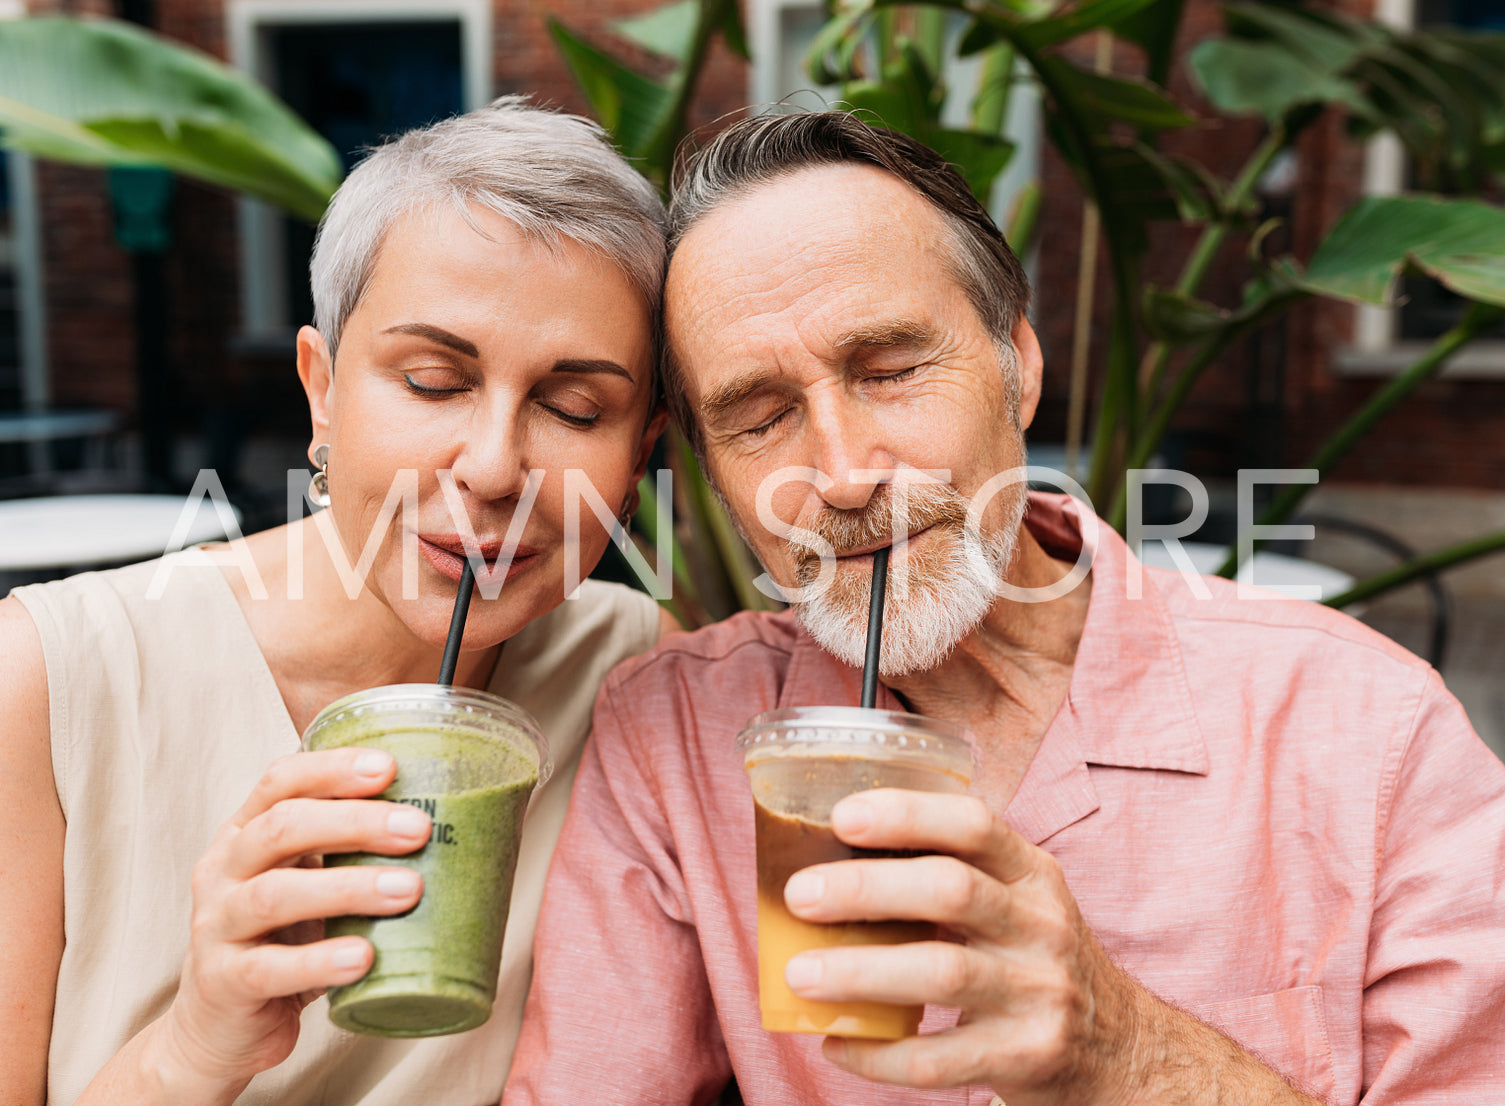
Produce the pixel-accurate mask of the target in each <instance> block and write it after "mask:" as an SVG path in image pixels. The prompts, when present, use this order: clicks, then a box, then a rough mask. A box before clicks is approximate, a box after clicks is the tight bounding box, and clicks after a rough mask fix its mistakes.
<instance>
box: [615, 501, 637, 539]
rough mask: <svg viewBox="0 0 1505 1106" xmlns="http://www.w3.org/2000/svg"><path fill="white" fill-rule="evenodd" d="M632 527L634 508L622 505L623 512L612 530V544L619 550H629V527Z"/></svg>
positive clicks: (618, 516)
mask: <svg viewBox="0 0 1505 1106" xmlns="http://www.w3.org/2000/svg"><path fill="white" fill-rule="evenodd" d="M631 525H632V508H631V507H629V506H628V505H627V504H625V503H624V504H622V511H621V513H620V514H618V515H617V524H616V525H615V526H613V527H612V528H611V543H612V544H613V545H615V546H616V547H617V548H618V549H626V548H627V541H628V537H627V532H628V527H630V526H631Z"/></svg>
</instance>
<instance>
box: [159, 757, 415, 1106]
mask: <svg viewBox="0 0 1505 1106" xmlns="http://www.w3.org/2000/svg"><path fill="white" fill-rule="evenodd" d="M396 771H397V766H396V762H395V761H394V760H393V759H392V757H391V755H390V754H388V753H384V752H379V751H377V750H374V749H359V748H349V749H333V750H327V751H323V752H314V753H295V754H293V755H292V756H288V757H284V758H283V759H282V760H279V761H277V763H275V764H273V765H272V767H271V768H270V769H268V771H267V773H266V775H265V776H263V777H262V778H261V781H260V782H259V783H258V784H257V785H256V788H255V790H254V791H252V793H251V796H250V798H248V799H247V800H246V802H245V805H244V806H242V807H241V808H240V810H239V811H237V812H236V814H235V816H234V817H232V818H231V819H230V821H229V822H227V823H226V824H225V825H224V826H223V827H221V829H220V831H219V833H218V834H217V835H216V836H215V839H214V842H213V844H211V845H210V847H209V850H208V852H206V853H205V854H204V857H203V859H201V860H200V861H199V863H198V865H197V866H196V867H195V868H194V872H193V926H192V935H191V939H190V944H189V949H188V956H187V959H186V961H185V963H184V966H183V974H182V977H181V980H180V981H179V986H178V993H177V996H176V997H175V998H174V999H173V1003H172V1006H171V1007H170V1008H169V1010H168V1012H167V1014H166V1015H165V1016H164V1017H163V1018H162V1019H161V1020H160V1021H158V1022H157V1023H154V1025H153V1026H152V1027H151V1028H150V1030H149V1031H148V1032H150V1033H151V1035H152V1039H151V1041H150V1042H149V1046H148V1047H147V1053H148V1055H149V1056H150V1059H149V1061H148V1062H149V1064H150V1066H151V1067H152V1068H154V1069H155V1071H156V1073H157V1075H158V1077H159V1078H160V1079H161V1080H162V1081H163V1083H164V1084H172V1085H174V1086H177V1087H179V1088H180V1089H181V1090H182V1091H183V1092H191V1093H192V1094H193V1096H194V1097H193V1100H195V1101H210V1100H219V1099H224V1097H225V1096H226V1095H228V1096H229V1098H233V1097H234V1096H235V1095H237V1094H239V1093H240V1090H241V1089H242V1088H243V1087H244V1086H245V1084H246V1083H248V1082H249V1081H250V1079H251V1078H252V1076H254V1075H256V1074H257V1073H258V1072H260V1071H264V1070H266V1069H267V1068H270V1067H273V1066H275V1065H277V1064H279V1063H281V1062H282V1061H283V1060H285V1059H287V1057H288V1055H289V1054H290V1053H291V1052H292V1050H293V1046H294V1045H295V1044H296V1043H297V1039H298V1019H299V1015H300V1013H301V1012H302V1010H303V1007H304V1006H306V1005H308V1003H309V1002H311V1001H313V999H314V998H316V997H317V996H318V995H319V994H320V993H322V992H323V990H324V989H325V988H328V987H332V986H336V985H339V984H345V983H352V982H354V981H355V980H357V979H360V978H361V976H363V975H365V974H366V972H367V971H368V970H369V969H370V967H371V960H372V955H373V953H372V949H371V945H370V943H369V942H368V941H366V940H365V939H364V938H361V937H339V938H334V939H331V940H322V939H321V938H322V937H323V921H322V919H324V918H328V917H335V916H338V915H342V914H397V913H401V912H402V911H404V910H408V909H410V908H411V907H412V906H413V905H414V904H415V903H417V901H418V899H419V896H420V895H421V894H422V881H421V879H420V877H419V876H418V874H417V873H416V872H413V871H410V870H408V869H406V868H399V867H391V868H380V867H371V866H360V865H357V866H351V867H340V868H322V867H318V866H317V864H318V861H317V860H316V859H315V858H317V857H319V856H320V855H322V854H327V853H346V852H367V853H377V854H380V855H384V856H400V855H402V854H404V853H410V852H412V851H413V850H415V849H417V848H419V847H420V846H422V845H423V843H424V842H425V841H427V840H428V837H429V830H430V822H429V818H428V815H426V814H424V813H423V811H421V810H418V809H416V808H414V807H411V806H405V805H400V804H397V803H388V802H381V801H375V800H372V801H361V800H363V799H364V798H365V797H366V796H370V795H374V794H377V793H379V792H381V791H382V790H383V789H384V788H386V787H387V785H388V784H390V783H391V782H392V779H393V777H394V776H395V775H396ZM331 800H339V801H331ZM142 1043H143V1045H147V1044H148V1043H147V1042H142ZM226 1100H228V1099H226Z"/></svg>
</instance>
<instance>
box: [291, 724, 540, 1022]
mask: <svg viewBox="0 0 1505 1106" xmlns="http://www.w3.org/2000/svg"><path fill="white" fill-rule="evenodd" d="M363 714H364V716H357V717H344V718H336V719H333V720H331V722H329V723H326V724H325V725H323V726H322V727H321V728H320V729H319V730H318V733H317V735H316V736H314V737H313V739H312V740H311V742H310V747H313V748H320V749H327V748H334V747H337V746H345V745H359V746H362V747H365V748H372V749H382V750H385V751H386V752H389V753H391V754H392V755H393V756H394V757H396V758H397V763H398V772H397V779H396V780H395V781H394V782H393V784H392V786H391V787H389V788H388V789H387V790H386V791H384V792H382V794H381V796H380V797H381V798H383V799H389V800H392V801H395V802H401V803H408V804H410V805H412V806H416V807H418V808H420V809H421V810H423V811H424V812H425V813H427V814H428V815H429V817H430V818H431V819H432V820H433V824H434V828H433V831H432V833H431V835H430V837H429V841H428V843H427V844H426V845H424V846H423V848H421V849H419V850H418V851H417V852H415V853H410V854H409V855H407V856H404V857H386V856H372V855H368V854H364V853H352V854H346V855H338V856H328V857H325V860H324V862H325V864H326V865H329V866H337V865H348V864H376V865H393V864H397V865H403V866H406V867H409V868H413V869H414V870H416V871H417V872H419V873H420V874H421V875H422V876H423V897H422V898H421V899H420V900H419V902H418V905H417V906H415V907H414V908H413V909H412V910H410V911H408V912H407V913H405V914H399V915H395V916H392V917H380V918H377V917H344V918H332V919H330V920H329V921H328V922H327V923H326V925H325V932H326V934H327V935H328V936H330V937H340V936H347V935H351V934H354V935H356V936H360V937H365V938H367V939H368V940H370V941H371V943H372V945H373V946H374V947H375V949H376V959H375V962H374V963H373V964H372V967H371V971H370V972H368V973H367V974H366V976H365V977H364V978H362V979H360V980H359V981H357V982H356V983H353V984H350V985H349V986H346V987H336V988H334V989H332V990H331V991H330V992H329V1016H330V1018H331V1020H333V1021H334V1023H335V1024H336V1025H339V1026H342V1027H344V1028H346V1029H351V1030H355V1031H357V1032H361V1033H373V1034H377V1035H380V1036H389V1037H426V1036H432V1035H437V1034H441V1033H459V1032H462V1031H463V1030H467V1029H473V1028H475V1027H476V1026H478V1025H480V1024H481V1023H482V1022H484V1021H485V1020H486V1019H487V1018H488V1017H489V1016H490V1014H491V1003H492V999H493V998H494V997H495V995H496V983H497V972H498V969H499V966H500V962H501V951H502V933H503V931H504V930H505V929H506V925H507V908H508V904H509V900H510V899H511V894H512V877H513V872H514V870H515V869H516V866H517V849H518V840H519V837H520V834H521V832H522V822H523V814H524V811H525V810H526V809H527V805H528V798H529V796H530V795H531V793H532V791H533V787H534V785H535V784H536V783H537V781H538V774H539V769H538V764H537V763H536V762H535V761H534V760H532V759H530V758H529V757H528V756H527V754H526V753H525V752H524V749H525V748H528V749H531V746H529V745H527V743H526V741H521V742H520V743H519V744H518V746H517V747H513V746H512V745H510V744H508V743H504V742H499V741H497V740H496V739H495V738H494V737H489V736H485V735H483V734H478V733H474V732H470V731H468V730H467V728H465V727H464V726H463V725H457V726H446V725H429V726H424V727H423V728H417V727H415V726H412V725H408V726H403V727H402V728H384V726H389V723H384V721H383V719H382V718H381V716H380V713H379V712H372V713H365V712H363ZM390 722H397V723H398V725H399V726H401V723H402V720H401V719H391V720H390ZM310 732H311V734H312V732H313V731H310Z"/></svg>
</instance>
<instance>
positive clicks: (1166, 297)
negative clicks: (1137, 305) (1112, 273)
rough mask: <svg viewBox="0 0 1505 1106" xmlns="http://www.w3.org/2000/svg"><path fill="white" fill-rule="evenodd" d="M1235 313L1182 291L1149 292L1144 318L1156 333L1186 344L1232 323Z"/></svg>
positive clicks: (1159, 336)
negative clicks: (1230, 320) (1230, 321)
mask: <svg viewBox="0 0 1505 1106" xmlns="http://www.w3.org/2000/svg"><path fill="white" fill-rule="evenodd" d="M1230 317H1231V313H1230V312H1228V311H1225V310H1224V309H1223V308H1220V307H1216V306H1214V305H1213V304H1210V303H1206V302H1204V301H1203V300H1198V299H1193V298H1192V297H1191V296H1188V295H1185V294H1184V293H1181V292H1173V291H1167V290H1165V289H1162V288H1151V289H1149V290H1148V291H1146V292H1145V295H1144V304H1143V305H1142V318H1143V321H1144V325H1145V328H1146V329H1147V330H1148V331H1149V332H1150V334H1151V336H1152V337H1155V338H1158V339H1160V340H1161V341H1164V342H1172V343H1175V344H1177V345H1183V344H1185V343H1187V342H1195V341H1198V340H1200V339H1202V338H1206V337H1207V336H1208V335H1209V334H1213V333H1215V332H1216V331H1218V330H1220V329H1222V328H1223V327H1224V326H1226V325H1227V324H1228V320H1229V318H1230Z"/></svg>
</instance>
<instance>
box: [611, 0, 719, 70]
mask: <svg viewBox="0 0 1505 1106" xmlns="http://www.w3.org/2000/svg"><path fill="white" fill-rule="evenodd" d="M700 5H701V0H678V2H677V3H673V4H666V5H664V6H663V7H662V8H654V9H653V10H652V11H648V12H644V13H643V14H642V15H633V16H628V17H627V18H625V19H616V20H613V21H612V23H611V28H612V30H614V31H616V32H617V33H618V34H619V35H621V36H622V37H623V38H625V39H627V41H629V42H635V43H637V44H638V45H639V46H641V47H642V48H643V49H645V50H647V51H649V52H650V53H654V54H657V55H658V56H659V57H663V58H671V59H673V60H674V61H676V62H679V63H680V64H681V65H683V64H684V63H685V61H686V60H688V58H689V56H690V51H691V50H692V49H693V48H694V46H695V26H696V24H697V23H698V22H699V20H700Z"/></svg>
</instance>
